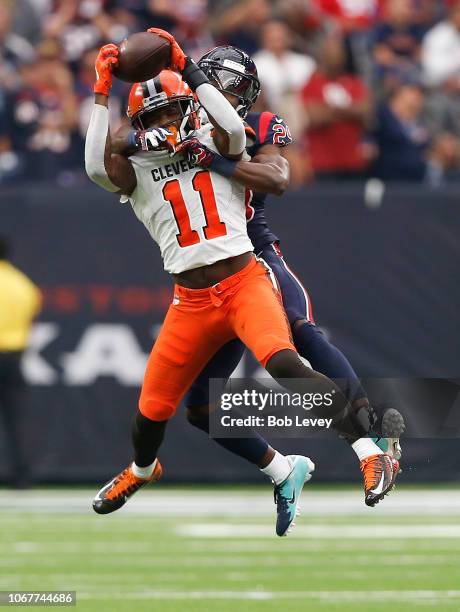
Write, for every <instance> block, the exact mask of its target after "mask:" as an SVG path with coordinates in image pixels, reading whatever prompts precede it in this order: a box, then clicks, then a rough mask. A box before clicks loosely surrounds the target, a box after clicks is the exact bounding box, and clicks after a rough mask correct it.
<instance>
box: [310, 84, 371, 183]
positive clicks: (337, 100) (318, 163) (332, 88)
mask: <svg viewBox="0 0 460 612" xmlns="http://www.w3.org/2000/svg"><path fill="white" fill-rule="evenodd" d="M368 97H369V94H368V90H367V88H366V86H365V85H364V83H363V81H362V80H361V79H360V78H359V77H357V76H355V75H352V74H345V75H342V76H340V77H338V78H335V79H330V78H329V77H327V76H325V75H324V74H321V73H320V72H315V74H314V75H313V76H312V77H311V79H310V80H309V82H308V83H307V84H306V85H305V87H304V88H303V90H302V99H303V100H304V102H309V103H318V104H321V103H322V104H328V105H336V104H339V105H340V104H346V103H347V102H364V101H365V100H367V99H368ZM363 137H364V130H363V127H362V125H360V124H359V123H358V122H356V121H352V120H350V119H340V120H338V121H336V122H334V123H331V124H329V125H326V126H322V127H318V128H312V129H310V130H308V132H307V147H308V150H309V154H310V159H311V164H312V167H313V170H314V171H316V172H335V171H350V172H359V171H361V170H363V169H364V167H365V165H366V161H365V159H364V157H363V149H362V142H363Z"/></svg>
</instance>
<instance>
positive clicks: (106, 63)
mask: <svg viewBox="0 0 460 612" xmlns="http://www.w3.org/2000/svg"><path fill="white" fill-rule="evenodd" d="M117 64H118V47H117V46H116V45H104V46H103V47H102V48H101V49H100V51H99V54H98V56H97V58H96V65H95V67H96V77H97V80H96V83H95V84H94V93H96V94H103V95H104V96H108V95H109V93H110V88H111V87H112V79H113V75H112V70H113V68H114V67H115V66H116V65H117Z"/></svg>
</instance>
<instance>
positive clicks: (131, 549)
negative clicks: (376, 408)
mask: <svg viewBox="0 0 460 612" xmlns="http://www.w3.org/2000/svg"><path fill="white" fill-rule="evenodd" d="M93 493H94V491H93V490H77V491H71V490H67V491H59V490H53V491H38V490H36V491H31V492H13V491H0V525H1V531H0V590H3V591H6V590H12V591H18V590H33V591H37V590H53V591H54V590H71V591H76V592H77V609H78V610H82V611H91V612H93V611H108V612H109V611H114V612H115V611H140V612H141V611H152V610H153V611H159V612H182V611H188V610H190V611H196V612H198V611H199V612H208V611H209V612H211V611H212V612H220V611H222V612H227V611H232V612H233V611H235V612H236V611H237V610H238V611H239V610H244V611H246V610H247V611H251V612H256V611H261V612H262V611H264V612H265V611H267V612H269V611H272V610H273V611H274V610H277V611H279V610H280V609H282V610H289V611H290V612H297V611H300V610H302V611H304V610H321V611H323V610H324V611H325V610H346V611H348V610H355V611H361V610H362V611H368V610H376V611H379V610H382V611H383V610H391V611H393V612H396V611H400V610H401V611H403V610H404V611H407V610H421V609H422V610H423V609H427V608H432V609H436V610H455V609H457V610H458V609H460V521H459V518H460V504H459V502H460V491H458V490H443V489H437V490H418V489H407V490H405V489H402V490H401V491H399V492H395V493H394V494H393V495H392V496H391V497H389V498H388V499H386V500H385V501H384V503H382V504H380V506H379V507H378V508H376V509H375V510H370V509H367V508H365V507H364V505H363V503H362V499H361V493H360V492H359V491H358V490H357V489H353V490H350V489H343V488H338V489H337V490H336V491H334V490H323V489H321V488H315V487H312V488H311V489H309V490H308V494H304V498H303V512H302V515H301V517H299V519H298V521H297V525H296V527H295V529H294V530H293V532H292V534H291V535H289V537H287V538H277V537H276V536H275V535H274V520H273V512H274V507H273V505H272V500H271V499H270V489H269V488H262V489H259V488H257V489H229V488H224V489H222V488H219V489H213V488H209V487H208V488H206V489H203V490H200V489H199V488H190V489H170V488H167V487H164V488H163V489H161V490H160V489H158V490H155V491H154V490H153V489H152V490H150V491H147V490H145V491H142V492H140V493H139V495H138V496H136V498H134V499H133V500H131V502H130V504H129V506H126V507H125V508H124V509H123V510H121V511H119V512H118V513H115V514H113V515H109V516H98V515H96V514H94V513H92V511H91V510H90V509H89V507H88V505H89V503H90V500H91V496H92V494H93ZM141 496H142V497H141ZM27 609H30V608H29V607H28V608H27ZM55 609H59V610H61V609H65V608H63V607H55ZM67 609H75V608H67Z"/></svg>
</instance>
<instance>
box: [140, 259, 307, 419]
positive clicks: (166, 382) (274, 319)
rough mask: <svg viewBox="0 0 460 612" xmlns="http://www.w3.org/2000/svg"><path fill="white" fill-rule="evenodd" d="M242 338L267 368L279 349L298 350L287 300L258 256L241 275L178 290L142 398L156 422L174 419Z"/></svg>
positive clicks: (150, 362)
mask: <svg viewBox="0 0 460 612" xmlns="http://www.w3.org/2000/svg"><path fill="white" fill-rule="evenodd" d="M235 337H238V338H240V339H241V340H242V342H243V343H244V344H245V345H246V346H247V347H248V348H249V349H250V350H251V351H252V352H253V353H254V355H255V357H256V359H257V360H258V361H259V362H260V363H261V364H262V365H263V366H265V365H266V364H267V362H268V361H269V359H270V357H272V356H273V355H274V354H275V353H277V352H278V351H281V350H283V349H291V350H293V351H295V350H296V349H295V348H294V345H293V343H292V339H291V332H290V328H289V323H288V321H287V319H286V315H285V312H284V309H283V307H282V304H281V298H280V295H279V293H278V291H277V290H276V289H275V287H274V285H273V283H272V282H271V280H270V279H269V275H268V272H267V270H266V268H265V267H264V266H263V265H262V264H261V263H260V262H258V261H257V260H256V259H255V258H253V259H252V260H251V262H250V263H249V264H248V265H247V266H245V267H244V268H243V269H242V270H240V272H237V273H236V274H233V275H232V276H229V277H228V278H225V279H224V280H222V281H221V282H220V283H217V284H216V285H213V286H212V287H208V288H206V289H186V288H185V287H181V286H180V285H176V286H175V288H174V301H173V303H172V304H171V306H170V307H169V310H168V312H167V314H166V318H165V320H164V323H163V326H162V328H161V331H160V334H159V336H158V338H157V340H156V342H155V344H154V346H153V349H152V352H151V354H150V357H149V360H148V363H147V369H146V371H145V376H144V383H143V385H142V391H141V396H140V400H139V410H140V411H141V413H142V414H143V415H144V416H145V417H147V418H149V419H151V420H153V421H165V420H167V419H169V418H170V417H171V416H173V414H174V412H175V411H176V408H177V406H178V405H179V404H180V401H181V399H182V398H183V396H184V395H185V393H186V392H187V391H188V389H189V387H190V386H191V385H192V383H193V381H194V380H195V378H196V377H197V376H198V374H199V373H200V372H201V370H202V369H203V368H204V366H205V365H206V364H207V363H208V361H209V360H210V359H211V357H212V356H213V355H214V354H215V353H216V352H217V351H218V350H219V349H220V348H221V347H222V346H223V345H224V344H226V343H227V342H229V341H230V340H232V339H233V338H235Z"/></svg>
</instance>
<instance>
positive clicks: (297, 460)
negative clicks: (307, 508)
mask: <svg viewBox="0 0 460 612" xmlns="http://www.w3.org/2000/svg"><path fill="white" fill-rule="evenodd" d="M287 459H288V460H289V462H290V464H291V466H292V470H291V473H290V474H289V476H288V477H287V478H286V480H284V481H283V482H282V483H281V484H279V485H275V491H274V495H275V504H276V512H277V518H276V535H279V536H285V535H287V533H288V532H289V531H290V528H291V527H292V526H294V524H295V523H294V522H293V521H294V519H295V517H296V516H298V515H299V514H300V506H299V502H300V494H301V493H302V489H303V485H304V484H305V483H306V482H308V481H309V480H310V478H311V475H312V472H313V471H314V469H315V464H314V463H313V461H312V460H311V459H309V458H308V457H302V456H301V455H288V456H287Z"/></svg>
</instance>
